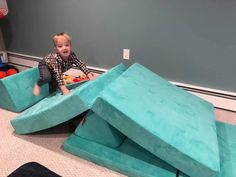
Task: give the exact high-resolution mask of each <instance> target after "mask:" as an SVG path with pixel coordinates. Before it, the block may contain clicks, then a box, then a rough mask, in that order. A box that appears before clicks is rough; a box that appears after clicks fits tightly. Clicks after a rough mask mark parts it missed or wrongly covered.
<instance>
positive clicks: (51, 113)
mask: <svg viewBox="0 0 236 177" xmlns="http://www.w3.org/2000/svg"><path fill="white" fill-rule="evenodd" d="M76 91H77V89H72V90H71V93H70V94H68V95H62V94H61V92H59V91H57V92H56V93H53V94H51V95H49V96H48V97H46V98H44V99H43V100H41V101H40V102H38V103H37V104H35V105H33V106H32V107H30V108H28V109H27V110H25V111H24V112H22V113H21V114H20V115H18V116H17V117H16V118H15V119H13V120H11V124H12V126H13V127H14V129H15V131H16V133H17V134H26V133H32V132H36V131H40V130H43V129H47V128H50V127H53V126H55V125H58V124H60V123H63V122H66V121H67V120H70V119H72V118H73V117H75V116H77V115H78V114H81V113H83V112H84V111H86V110H87V109H88V107H87V106H86V105H84V103H83V102H82V101H81V100H80V98H79V96H78V94H77V92H76Z"/></svg>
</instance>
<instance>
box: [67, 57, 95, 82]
mask: <svg viewBox="0 0 236 177" xmlns="http://www.w3.org/2000/svg"><path fill="white" fill-rule="evenodd" d="M71 57H72V60H73V63H74V64H75V65H76V66H77V67H79V69H80V70H81V71H82V72H83V73H84V74H86V76H87V77H88V78H89V79H93V78H94V76H93V74H92V73H91V72H90V71H89V69H88V68H87V66H86V65H85V64H84V63H83V62H82V61H81V60H79V59H78V58H77V56H76V55H75V53H72V55H71Z"/></svg>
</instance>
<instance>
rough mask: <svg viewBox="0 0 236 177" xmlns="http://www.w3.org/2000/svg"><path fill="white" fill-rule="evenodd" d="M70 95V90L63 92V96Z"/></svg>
mask: <svg viewBox="0 0 236 177" xmlns="http://www.w3.org/2000/svg"><path fill="white" fill-rule="evenodd" d="M69 93H70V90H68V89H64V90H62V94H63V95H67V94H69Z"/></svg>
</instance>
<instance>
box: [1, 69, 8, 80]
mask: <svg viewBox="0 0 236 177" xmlns="http://www.w3.org/2000/svg"><path fill="white" fill-rule="evenodd" d="M4 77H7V73H6V72H5V71H0V79H2V78H4Z"/></svg>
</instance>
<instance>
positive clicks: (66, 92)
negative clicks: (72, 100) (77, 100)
mask: <svg viewBox="0 0 236 177" xmlns="http://www.w3.org/2000/svg"><path fill="white" fill-rule="evenodd" d="M60 90H61V92H62V94H63V95H67V94H69V93H70V91H69V90H68V89H67V88H66V86H65V85H62V86H60Z"/></svg>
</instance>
